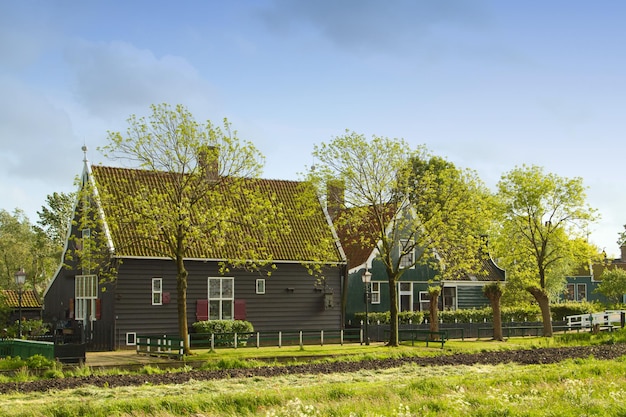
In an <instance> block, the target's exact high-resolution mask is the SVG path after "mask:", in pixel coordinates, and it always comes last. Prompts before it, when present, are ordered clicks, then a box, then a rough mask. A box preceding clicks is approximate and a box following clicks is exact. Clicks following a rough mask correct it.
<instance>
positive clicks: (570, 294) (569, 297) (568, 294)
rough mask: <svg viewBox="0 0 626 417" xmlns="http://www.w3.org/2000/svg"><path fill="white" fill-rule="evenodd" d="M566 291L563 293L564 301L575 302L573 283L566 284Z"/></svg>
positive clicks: (574, 285) (574, 286)
mask: <svg viewBox="0 0 626 417" xmlns="http://www.w3.org/2000/svg"><path fill="white" fill-rule="evenodd" d="M570 288H571V292H570ZM566 289H567V291H566V293H565V300H566V301H576V284H574V283H571V284H567V286H566Z"/></svg>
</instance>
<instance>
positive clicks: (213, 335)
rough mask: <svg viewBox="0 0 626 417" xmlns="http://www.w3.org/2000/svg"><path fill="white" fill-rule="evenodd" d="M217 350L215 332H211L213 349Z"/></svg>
mask: <svg viewBox="0 0 626 417" xmlns="http://www.w3.org/2000/svg"><path fill="white" fill-rule="evenodd" d="M214 350H215V333H211V351H214Z"/></svg>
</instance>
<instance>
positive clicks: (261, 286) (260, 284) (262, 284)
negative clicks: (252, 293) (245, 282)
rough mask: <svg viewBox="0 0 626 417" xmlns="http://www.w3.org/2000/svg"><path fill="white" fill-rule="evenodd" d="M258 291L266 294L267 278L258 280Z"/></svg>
mask: <svg viewBox="0 0 626 417" xmlns="http://www.w3.org/2000/svg"><path fill="white" fill-rule="evenodd" d="M256 293H257V294H265V280H264V279H257V280H256Z"/></svg>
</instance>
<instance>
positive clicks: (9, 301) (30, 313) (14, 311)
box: [2, 290, 43, 324]
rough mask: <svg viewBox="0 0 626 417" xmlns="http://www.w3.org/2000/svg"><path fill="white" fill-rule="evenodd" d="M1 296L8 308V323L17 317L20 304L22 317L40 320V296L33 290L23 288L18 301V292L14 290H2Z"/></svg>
mask: <svg viewBox="0 0 626 417" xmlns="http://www.w3.org/2000/svg"><path fill="white" fill-rule="evenodd" d="M2 297H3V299H4V302H5V303H6V305H7V306H8V307H9V308H10V310H11V311H10V314H9V324H12V323H15V322H16V321H18V319H19V312H20V305H21V310H22V319H27V320H40V319H41V313H42V307H43V305H42V303H41V298H39V295H38V294H37V291H34V290H24V291H23V292H22V301H21V303H20V294H19V292H18V291H15V290H2Z"/></svg>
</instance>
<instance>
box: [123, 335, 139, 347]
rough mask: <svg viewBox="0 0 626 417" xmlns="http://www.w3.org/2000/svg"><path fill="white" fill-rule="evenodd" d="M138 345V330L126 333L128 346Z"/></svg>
mask: <svg viewBox="0 0 626 417" xmlns="http://www.w3.org/2000/svg"><path fill="white" fill-rule="evenodd" d="M136 345H137V332H128V333H126V346H136Z"/></svg>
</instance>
